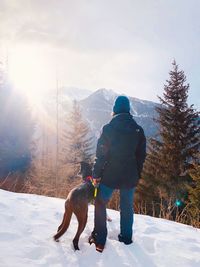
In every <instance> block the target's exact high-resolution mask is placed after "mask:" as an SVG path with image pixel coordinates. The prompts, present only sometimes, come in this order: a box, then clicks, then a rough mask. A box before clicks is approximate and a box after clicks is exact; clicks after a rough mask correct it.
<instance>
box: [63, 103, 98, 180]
mask: <svg viewBox="0 0 200 267" xmlns="http://www.w3.org/2000/svg"><path fill="white" fill-rule="evenodd" d="M64 142H65V143H66V144H65V147H66V148H65V149H63V151H64V154H65V159H66V161H65V163H68V164H69V165H70V166H71V168H72V177H74V176H75V175H76V174H77V172H78V168H79V165H80V162H81V161H85V162H91V161H92V156H93V150H94V149H93V145H94V144H93V138H92V137H91V133H90V128H89V126H88V123H87V122H86V121H85V120H84V119H83V117H82V113H81V110H80V107H79V105H78V103H77V101H75V100H74V102H73V107H72V111H71V113H70V114H69V116H68V120H67V130H66V131H65V134H64Z"/></svg>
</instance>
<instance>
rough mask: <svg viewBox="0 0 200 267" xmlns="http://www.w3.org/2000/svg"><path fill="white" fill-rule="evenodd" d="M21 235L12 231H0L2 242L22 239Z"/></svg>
mask: <svg viewBox="0 0 200 267" xmlns="http://www.w3.org/2000/svg"><path fill="white" fill-rule="evenodd" d="M20 238H21V237H20V235H18V234H15V233H10V232H0V242H4V241H14V240H16V239H20Z"/></svg>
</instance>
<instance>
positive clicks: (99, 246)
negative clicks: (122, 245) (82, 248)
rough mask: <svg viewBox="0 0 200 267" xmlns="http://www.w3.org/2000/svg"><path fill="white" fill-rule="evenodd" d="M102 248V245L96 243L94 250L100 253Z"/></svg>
mask: <svg viewBox="0 0 200 267" xmlns="http://www.w3.org/2000/svg"><path fill="white" fill-rule="evenodd" d="M103 250H104V246H103V245H96V251H98V252H100V253H102V252H103Z"/></svg>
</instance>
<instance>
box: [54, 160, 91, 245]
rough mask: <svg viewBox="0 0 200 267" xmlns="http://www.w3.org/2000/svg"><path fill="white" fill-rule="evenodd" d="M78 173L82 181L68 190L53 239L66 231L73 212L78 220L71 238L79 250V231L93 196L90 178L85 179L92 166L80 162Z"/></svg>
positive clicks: (56, 239) (81, 229) (89, 174)
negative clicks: (75, 230) (63, 211)
mask: <svg viewBox="0 0 200 267" xmlns="http://www.w3.org/2000/svg"><path fill="white" fill-rule="evenodd" d="M80 174H81V175H82V178H83V181H84V183H82V184H80V185H79V186H77V187H75V188H74V189H72V190H71V191H70V192H69V195H68V197H67V199H66V202H65V213H64V216H63V221H62V223H61V225H60V226H59V227H58V231H57V234H56V235H54V240H55V241H59V240H58V239H59V238H60V237H61V236H62V235H63V234H64V233H65V232H66V231H67V229H68V227H69V224H70V221H71V217H72V213H74V214H75V215H76V217H77V220H78V229H77V232H76V235H75V237H74V239H73V245H74V249H75V250H79V247H78V241H79V238H80V235H81V233H82V232H83V230H84V229H85V225H86V222H87V216H88V204H89V202H90V201H91V200H92V199H93V197H94V186H93V185H92V183H91V181H90V179H87V178H88V177H91V175H92V168H91V166H90V164H88V163H86V162H81V170H80Z"/></svg>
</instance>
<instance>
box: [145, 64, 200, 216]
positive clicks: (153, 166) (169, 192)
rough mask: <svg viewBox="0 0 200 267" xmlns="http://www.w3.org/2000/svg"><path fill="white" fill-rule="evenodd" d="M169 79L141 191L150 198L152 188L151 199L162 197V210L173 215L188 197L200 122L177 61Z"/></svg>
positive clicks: (162, 99) (165, 87)
mask: <svg viewBox="0 0 200 267" xmlns="http://www.w3.org/2000/svg"><path fill="white" fill-rule="evenodd" d="M169 75H170V79H169V80H167V81H166V84H165V85H164V94H163V97H159V100H160V102H161V105H160V106H158V107H157V112H158V118H157V119H156V121H157V123H158V124H159V138H158V139H151V140H150V146H149V152H148V156H147V160H146V163H145V168H144V173H143V176H144V178H145V182H144V185H143V186H141V188H140V191H141V192H143V193H144V195H146V197H147V194H145V191H144V189H146V188H145V187H149V188H151V189H152V190H150V191H149V192H150V194H149V196H148V197H149V198H150V199H151V200H152V201H154V200H155V199H156V201H157V198H158V197H159V198H160V202H161V203H162V205H161V206H162V207H163V206H164V207H166V209H168V210H171V211H172V210H173V207H174V205H177V206H179V205H181V204H182V202H181V201H184V200H185V198H186V197H187V189H186V185H187V184H188V183H189V182H190V180H191V179H190V176H189V174H188V172H189V170H190V167H191V164H190V163H191V162H192V161H193V160H197V157H196V155H197V151H198V149H199V123H198V122H199V120H198V113H197V112H195V110H194V109H193V106H188V104H187V98H188V90H189V84H186V76H185V74H184V72H183V71H182V70H179V69H178V65H177V64H176V62H175V61H173V63H172V70H171V71H170V73H169ZM147 199H148V198H147ZM148 200H149V199H148ZM159 209H160V208H158V210H159ZM158 213H160V210H159V211H158Z"/></svg>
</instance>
